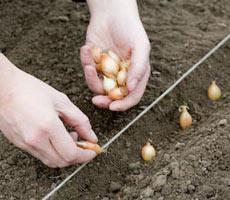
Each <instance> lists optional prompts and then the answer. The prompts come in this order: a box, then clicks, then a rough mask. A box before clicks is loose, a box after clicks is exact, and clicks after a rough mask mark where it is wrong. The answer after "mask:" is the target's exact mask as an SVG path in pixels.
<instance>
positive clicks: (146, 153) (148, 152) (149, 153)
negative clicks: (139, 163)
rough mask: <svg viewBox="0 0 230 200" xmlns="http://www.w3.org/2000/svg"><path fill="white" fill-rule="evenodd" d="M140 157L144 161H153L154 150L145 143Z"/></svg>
mask: <svg viewBox="0 0 230 200" xmlns="http://www.w3.org/2000/svg"><path fill="white" fill-rule="evenodd" d="M141 157H142V159H143V160H144V161H153V160H155V158H156V150H155V149H154V147H153V146H152V145H151V144H150V142H147V143H146V144H145V145H144V146H143V147H142V149H141Z"/></svg>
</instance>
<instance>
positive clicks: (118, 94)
mask: <svg viewBox="0 0 230 200" xmlns="http://www.w3.org/2000/svg"><path fill="white" fill-rule="evenodd" d="M126 95H127V89H126V88H125V87H115V88H113V89H112V90H110V91H109V92H108V97H109V98H110V99H111V100H120V99H123V98H124V97H125V96H126Z"/></svg>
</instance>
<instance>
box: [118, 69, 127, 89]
mask: <svg viewBox="0 0 230 200" xmlns="http://www.w3.org/2000/svg"><path fill="white" fill-rule="evenodd" d="M126 79H127V71H126V69H125V68H123V69H121V71H119V72H118V74H117V83H118V85H122V86H124V85H125V84H126Z"/></svg>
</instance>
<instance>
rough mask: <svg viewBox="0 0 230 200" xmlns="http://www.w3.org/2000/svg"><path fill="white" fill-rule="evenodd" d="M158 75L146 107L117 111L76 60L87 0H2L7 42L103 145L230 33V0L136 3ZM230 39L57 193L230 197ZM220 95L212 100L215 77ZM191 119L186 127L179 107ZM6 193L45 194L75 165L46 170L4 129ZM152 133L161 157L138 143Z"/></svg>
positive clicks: (2, 194) (166, 199) (0, 194)
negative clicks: (146, 155) (103, 101)
mask: <svg viewBox="0 0 230 200" xmlns="http://www.w3.org/2000/svg"><path fill="white" fill-rule="evenodd" d="M138 3H139V8H140V14H141V18H142V21H143V23H144V25H145V28H146V30H147V32H148V35H149V38H150V41H151V45H152V52H151V57H150V62H151V66H152V73H151V77H150V80H149V84H148V86H147V90H146V92H145V96H144V97H143V99H142V101H141V102H140V104H139V105H137V106H136V107H134V108H132V109H131V110H129V111H128V112H124V113H114V112H110V111H107V110H100V109H98V108H96V107H95V106H93V105H92V103H91V97H92V96H93V94H92V93H91V92H90V91H89V90H88V89H87V86H86V84H85V83H84V77H83V73H82V69H81V65H80V60H79V48H80V47H81V45H82V44H84V40H85V31H86V28H87V24H88V23H89V13H88V10H87V5H86V4H85V3H84V2H72V1H70V0H44V1H39V0H18V1H12V0H1V1H0V30H1V31H0V48H5V49H6V52H5V54H6V56H7V57H8V58H9V59H10V60H11V61H12V62H14V63H15V64H16V65H17V66H18V67H20V68H21V69H23V70H25V71H27V72H29V73H31V74H33V75H34V76H36V77H38V78H40V79H41V80H43V81H45V82H47V83H48V84H50V85H51V86H53V87H55V88H57V89H58V90H60V91H62V92H64V93H66V94H67V95H68V96H69V97H70V99H71V100H72V101H73V102H74V103H75V104H76V105H77V106H79V108H81V109H82V110H83V111H84V112H85V113H86V114H87V115H88V116H89V118H90V120H91V123H92V125H93V127H94V130H95V131H96V133H97V134H98V136H99V138H100V143H101V144H104V143H105V142H106V141H107V140H108V139H109V138H111V137H112V136H113V135H114V134H115V133H116V132H117V131H119V130H120V129H121V128H122V127H124V126H125V124H127V123H128V122H129V121H130V120H131V119H133V118H134V117H135V116H136V115H137V114H138V113H139V112H141V111H142V110H143V109H144V108H145V107H146V106H148V105H149V104H150V103H151V102H152V101H153V100H154V99H155V98H156V97H158V96H159V95H160V94H161V93H162V92H163V91H165V89H167V88H168V87H169V86H170V85H171V84H172V83H173V82H174V81H175V80H176V79H177V78H179V77H180V76H181V75H182V73H183V72H185V71H186V70H187V69H189V67H191V66H192V64H194V63H195V62H196V61H198V60H199V59H200V58H201V57H202V56H203V55H204V54H205V53H207V52H208V51H209V50H210V48H212V47H213V46H214V45H215V44H216V43H217V42H218V41H220V40H221V39H222V38H223V37H224V36H225V35H227V34H228V33H229V32H230V29H229V27H230V26H229V25H230V1H228V0H219V1H216V0H209V1H208V0H191V1H183V0H144V1H139V2H138ZM229 57H230V41H228V42H227V43H226V44H225V46H224V47H222V48H221V49H219V50H218V51H217V52H216V53H215V54H214V55H213V56H211V57H210V58H209V59H208V60H207V61H206V62H205V63H204V64H202V65H201V66H200V67H199V68H198V69H197V70H196V71H195V72H193V73H192V74H191V75H190V76H189V77H188V78H187V79H186V80H184V81H183V82H182V83H181V84H180V85H179V86H178V87H177V88H176V89H175V90H174V91H173V92H172V93H171V94H170V95H168V96H167V97H165V98H164V99H163V100H162V101H161V102H160V103H159V104H158V105H157V106H156V107H155V108H153V109H152V110H151V111H150V112H148V113H147V114H146V115H145V116H144V117H142V118H141V119H140V120H139V121H138V122H137V123H136V124H135V125H134V126H132V127H131V128H130V129H129V130H128V131H126V132H125V133H124V134H123V135H122V136H121V137H120V138H119V139H118V140H117V141H116V142H115V143H114V144H113V145H112V146H111V148H110V149H109V150H108V153H106V154H103V155H101V156H99V157H98V158H96V159H95V160H94V161H93V162H91V163H90V164H89V165H88V166H87V167H86V168H85V169H83V170H82V171H81V172H80V173H79V174H77V175H76V176H75V177H74V178H72V179H71V181H69V182H68V184H66V185H65V186H64V187H63V188H62V189H61V190H60V191H59V192H58V193H57V194H56V195H55V196H53V197H52V198H53V199H62V200H63V199H81V200H92V199H98V200H99V199H100V200H101V199H102V200H110V199H116V200H119V199H122V200H129V199H145V200H150V199H154V200H155V199H156V200H174V199H178V200H187V199H191V200H201V199H202V200H204V199H211V200H227V199H230V81H229V79H230V68H229V67H230V60H229ZM214 79H215V80H216V81H217V84H218V85H219V86H220V87H221V89H222V92H223V96H222V98H221V99H220V100H219V101H218V102H216V103H213V102H211V101H210V100H209V99H208V98H207V95H206V93H207V88H208V86H209V84H210V82H211V81H212V80H214ZM181 104H187V105H188V106H189V107H190V112H191V115H192V116H193V119H194V123H193V126H192V128H190V129H189V130H187V131H181V130H180V129H179V126H178V116H179V114H178V107H179V106H180V105H181ZM0 137H1V138H0V147H1V148H0V169H1V170H0V180H1V182H0V199H10V200H14V199H30V200H34V199H41V198H42V197H43V196H44V195H45V194H47V193H48V192H49V191H50V190H51V189H52V188H54V187H55V186H56V185H57V184H59V183H60V182H61V181H62V180H63V179H64V178H65V177H67V176H68V175H69V174H70V173H71V172H73V171H74V170H75V169H76V166H72V167H69V168H65V169H49V168H47V167H45V166H44V165H43V164H42V163H41V162H40V161H38V160H36V159H34V158H32V157H31V156H30V155H29V154H27V153H25V152H23V151H21V150H19V149H17V148H16V147H14V146H13V145H12V144H10V143H9V142H8V141H7V140H6V139H5V138H4V137H3V136H0ZM148 139H151V140H152V141H153V145H154V146H155V148H156V150H157V158H156V160H155V161H154V162H151V163H144V162H143V161H142V159H141V158H140V149H141V146H142V145H143V144H144V143H145V142H146V141H147V140H148Z"/></svg>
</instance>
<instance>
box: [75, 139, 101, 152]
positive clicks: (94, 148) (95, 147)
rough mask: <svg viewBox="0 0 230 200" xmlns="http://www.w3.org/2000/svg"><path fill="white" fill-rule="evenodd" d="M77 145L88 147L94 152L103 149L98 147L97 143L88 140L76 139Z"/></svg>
mask: <svg viewBox="0 0 230 200" xmlns="http://www.w3.org/2000/svg"><path fill="white" fill-rule="evenodd" d="M76 144H77V146H78V147H80V148H82V149H88V150H92V151H94V152H96V154H101V153H102V152H104V149H103V148H102V147H100V146H99V145H98V144H95V143H91V142H88V141H78V142H76Z"/></svg>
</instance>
